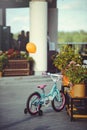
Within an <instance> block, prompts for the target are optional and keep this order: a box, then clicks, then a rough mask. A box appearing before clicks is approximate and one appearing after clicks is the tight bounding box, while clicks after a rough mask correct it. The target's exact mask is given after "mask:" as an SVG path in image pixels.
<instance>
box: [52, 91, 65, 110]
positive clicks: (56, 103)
mask: <svg viewBox="0 0 87 130" xmlns="http://www.w3.org/2000/svg"><path fill="white" fill-rule="evenodd" d="M60 98H61V99H60V101H59V100H58V96H56V97H55V98H54V99H53V101H52V107H53V109H54V110H55V111H57V112H59V111H61V110H62V109H63V108H64V106H65V95H64V93H63V92H60Z"/></svg>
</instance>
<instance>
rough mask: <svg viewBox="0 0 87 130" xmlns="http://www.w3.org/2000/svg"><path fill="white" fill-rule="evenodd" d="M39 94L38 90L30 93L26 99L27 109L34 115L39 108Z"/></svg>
mask: <svg viewBox="0 0 87 130" xmlns="http://www.w3.org/2000/svg"><path fill="white" fill-rule="evenodd" d="M40 97H41V96H40V94H39V93H38V92H34V93H32V94H31V95H30V96H29V97H28V100H27V110H28V112H29V113H30V114H31V115H36V114H37V113H38V111H39V110H40V108H41V105H40Z"/></svg>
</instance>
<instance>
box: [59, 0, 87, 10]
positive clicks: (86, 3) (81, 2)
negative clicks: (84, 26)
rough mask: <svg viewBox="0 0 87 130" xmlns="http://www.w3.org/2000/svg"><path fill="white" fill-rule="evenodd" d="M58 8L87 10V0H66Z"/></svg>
mask: <svg viewBox="0 0 87 130" xmlns="http://www.w3.org/2000/svg"><path fill="white" fill-rule="evenodd" d="M58 8H59V9H61V10H87V0H73V1H70V0H65V1H62V2H60V4H59V5H58Z"/></svg>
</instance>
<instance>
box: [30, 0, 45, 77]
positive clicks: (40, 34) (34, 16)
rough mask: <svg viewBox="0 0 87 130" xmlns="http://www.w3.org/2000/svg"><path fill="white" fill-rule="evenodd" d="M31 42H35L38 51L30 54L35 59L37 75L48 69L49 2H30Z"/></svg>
mask: <svg viewBox="0 0 87 130" xmlns="http://www.w3.org/2000/svg"><path fill="white" fill-rule="evenodd" d="M29 5H30V42H33V43H35V45H36V47H37V51H36V53H34V54H30V55H31V56H32V57H33V58H34V60H35V67H34V70H35V75H41V74H42V72H43V71H47V2H46V1H40V0H38V1H37V0H32V1H31V2H30V4H29Z"/></svg>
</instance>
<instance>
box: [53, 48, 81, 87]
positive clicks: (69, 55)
mask: <svg viewBox="0 0 87 130" xmlns="http://www.w3.org/2000/svg"><path fill="white" fill-rule="evenodd" d="M52 59H53V64H54V66H55V67H56V68H57V69H58V70H60V71H61V72H62V74H63V86H68V78H67V77H66V75H65V72H64V71H65V69H66V67H67V65H68V64H69V63H70V61H72V60H73V61H75V62H77V63H78V64H82V58H81V56H80V55H79V54H78V53H75V49H74V48H73V47H71V46H70V45H65V46H63V47H62V48H61V50H60V52H59V53H57V54H56V55H53V57H52Z"/></svg>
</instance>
